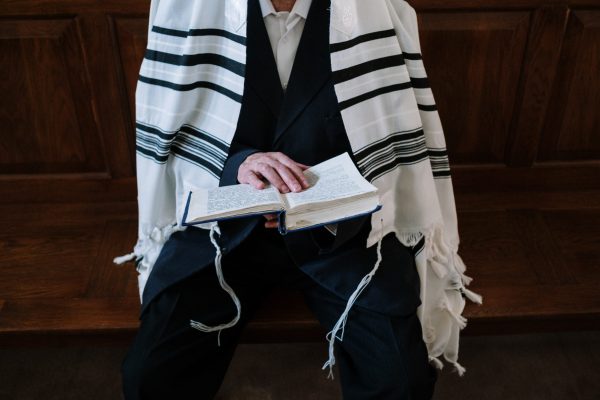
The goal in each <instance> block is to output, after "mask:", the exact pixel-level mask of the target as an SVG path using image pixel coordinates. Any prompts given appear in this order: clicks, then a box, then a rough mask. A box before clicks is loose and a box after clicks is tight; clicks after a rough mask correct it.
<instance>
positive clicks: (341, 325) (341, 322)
mask: <svg viewBox="0 0 600 400" xmlns="http://www.w3.org/2000/svg"><path fill="white" fill-rule="evenodd" d="M382 225H383V220H382ZM381 232H382V234H381V237H380V238H379V241H378V242H377V262H375V266H374V267H373V269H372V270H371V271H370V272H369V273H368V274H367V275H365V276H364V277H363V278H362V279H361V281H360V283H359V284H358V286H357V287H356V289H355V290H354V292H353V293H352V295H351V296H350V298H349V299H348V302H347V303H346V308H345V309H344V312H343V313H342V315H341V316H340V318H339V319H338V321H337V322H336V323H335V325H334V326H333V329H332V330H331V331H330V332H329V333H328V334H327V335H326V338H327V341H328V342H329V359H328V360H327V361H326V362H325V364H323V368H322V369H325V368H327V367H329V374H328V375H327V378H331V379H333V366H334V365H335V355H334V345H335V339H339V340H340V341H342V340H344V329H345V327H346V320H347V319H348V314H349V313H350V309H351V308H352V306H353V305H354V302H355V301H356V299H357V298H358V296H360V294H361V293H362V291H363V290H364V289H365V288H366V287H367V285H368V284H369V282H371V279H372V278H373V276H374V275H375V272H377V270H378V269H379V264H381V260H382V257H381V242H382V241H383V228H382V230H381ZM338 331H341V333H340V335H339V336H338Z"/></svg>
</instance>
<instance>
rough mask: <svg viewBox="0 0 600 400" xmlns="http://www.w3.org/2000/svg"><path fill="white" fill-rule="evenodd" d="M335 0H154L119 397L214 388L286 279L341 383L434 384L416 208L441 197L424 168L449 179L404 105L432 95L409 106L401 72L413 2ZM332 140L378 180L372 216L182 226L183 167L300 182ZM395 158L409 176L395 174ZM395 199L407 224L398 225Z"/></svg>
mask: <svg viewBox="0 0 600 400" xmlns="http://www.w3.org/2000/svg"><path fill="white" fill-rule="evenodd" d="M207 3H210V6H207V5H206V4H207ZM336 3H337V2H336V1H334V2H333V3H331V4H330V1H329V0H219V1H214V2H205V1H203V2H199V1H198V2H196V1H189V0H160V1H158V0H153V2H152V7H151V13H150V28H151V29H150V30H149V41H148V50H147V52H146V55H145V59H144V62H143V64H142V69H141V71H140V77H139V83H138V88H137V98H136V100H137V103H136V111H137V115H136V117H137V139H136V145H137V155H138V158H137V162H138V190H139V204H140V240H139V242H138V244H137V245H136V250H135V252H134V253H133V254H132V255H131V257H129V258H133V257H134V256H135V257H137V260H136V264H137V267H138V271H140V293H141V296H142V312H141V317H140V319H141V326H140V329H139V332H138V334H137V337H136V339H135V341H134V343H133V345H132V347H131V348H130V350H129V352H128V354H127V356H126V358H125V360H124V362H123V365H122V375H123V390H124V394H125V398H126V399H128V400H135V399H170V398H173V399H180V398H181V399H183V398H198V399H210V398H213V397H214V396H215V394H216V393H217V391H218V389H219V386H220V384H221V382H222V380H223V378H224V376H225V373H226V370H227V367H228V365H229V363H230V361H231V358H232V356H233V353H234V350H235V348H236V345H237V343H238V340H239V337H240V332H241V330H242V328H243V327H244V324H245V323H246V322H247V321H248V320H249V319H250V318H251V316H252V314H253V312H254V310H255V309H256V307H257V306H258V305H260V303H261V300H262V299H263V298H264V297H265V294H267V293H268V292H269V290H270V289H271V288H272V287H273V286H275V285H280V286H281V285H283V286H284V287H289V288H290V289H292V288H295V289H298V290H301V291H302V292H303V294H304V297H305V299H306V302H307V304H308V306H309V308H310V309H311V310H312V311H313V312H314V314H315V315H316V317H317V319H318V320H319V322H320V323H321V324H322V325H323V326H324V327H325V328H326V329H327V331H330V334H329V335H328V340H329V341H330V354H329V360H328V361H327V363H326V365H325V366H324V367H323V368H329V369H330V370H329V371H330V373H331V367H332V366H333V365H334V364H337V365H338V367H339V374H340V378H341V379H340V382H341V387H342V392H343V396H344V399H407V400H408V399H412V400H415V399H430V398H431V397H432V395H433V389H434V384H435V382H436V378H437V374H436V371H435V368H434V367H433V366H432V365H431V364H430V363H429V361H430V359H431V358H428V349H427V346H426V344H425V342H424V340H423V337H424V332H423V330H422V326H421V323H420V320H419V315H418V314H417V309H418V307H419V306H420V305H421V304H422V301H421V298H420V296H421V281H420V279H419V278H420V276H419V271H418V269H417V264H416V263H415V257H416V256H417V253H420V252H421V250H422V249H423V246H424V245H426V244H427V243H426V242H425V239H426V238H425V237H424V235H423V234H419V233H420V232H423V229H424V228H425V227H427V226H432V222H434V221H427V220H422V218H425V219H426V218H429V217H431V218H438V222H439V221H442V215H441V214H442V211H440V209H441V208H446V209H450V208H452V207H453V205H454V204H453V202H450V203H449V204H450V205H451V207H450V208H448V207H440V206H439V205H437V203H435V204H434V203H433V201H434V200H432V199H436V196H435V193H433V191H435V190H436V189H435V184H434V177H435V178H441V179H443V180H445V181H449V174H448V173H447V172H448V170H447V169H445V168H447V167H442V168H441V169H440V168H439V165H440V163H439V160H442V161H443V160H444V157H445V149H443V147H442V146H441V145H440V146H439V147H438V148H437V150H436V149H432V148H431V146H430V148H429V149H428V148H427V147H426V146H425V133H424V132H423V128H422V126H420V124H421V120H420V117H419V115H420V113H421V112H424V113H426V112H428V113H433V114H434V115H436V114H435V105H434V104H419V105H418V108H417V103H416V102H415V101H414V99H415V97H414V92H413V87H414V86H415V85H417V86H418V85H423V84H425V81H424V78H416V79H410V78H409V75H408V74H407V72H406V71H407V70H406V65H405V58H412V59H414V60H417V62H420V58H418V57H417V55H416V53H408V52H407V53H405V54H404V56H403V54H402V51H401V50H400V47H399V46H398V41H399V38H398V35H401V34H402V33H399V32H400V31H401V29H400V28H401V27H402V18H403V17H402V13H405V14H406V12H410V11H411V10H412V9H410V7H409V6H408V5H407V4H406V3H405V2H403V1H377V2H371V1H368V2H367V1H360V0H348V1H344V2H342V3H340V4H350V5H351V6H346V5H336ZM392 6H397V7H398V8H397V9H396V8H394V7H392ZM407 10H408V11H407ZM368 13H371V15H368ZM363 14H366V15H365V16H364V18H365V20H364V21H363V20H362V19H361V18H362V17H363ZM408 15H409V16H410V17H414V15H413V14H408ZM357 19H358V21H357ZM378 21H379V22H381V23H379V22H378ZM409 28H410V29H415V30H416V26H413V27H409ZM362 29H366V31H365V32H362V31H361V30H362ZM413 33H414V32H413ZM334 39H335V40H334ZM343 39H345V40H343ZM413 39H414V38H413ZM352 57H357V59H353V58H352ZM361 60H362V61H361ZM345 62H346V63H352V64H349V65H348V66H345V67H344V63H345ZM332 70H333V71H332ZM382 71H383V72H382ZM361 79H364V80H363V81H361ZM357 80H358V81H357ZM349 83H356V85H350V84H349ZM361 90H362V92H361ZM424 90H427V89H426V88H425V89H424ZM405 95H406V96H409V97H406V99H409V100H404V97H403V96H405ZM410 96H412V97H410ZM410 99H412V100H410ZM431 101H432V99H431ZM369 107H370V108H372V109H373V110H376V114H374V113H373V112H371V111H369ZM411 124H412V125H411ZM347 127H351V128H350V129H347ZM371 132H374V133H371ZM440 136H441V135H440ZM437 140H441V141H443V137H441V138H438V139H437ZM436 151H437V152H438V153H436V154H437V156H438V157H439V158H438V164H437V165H438V169H437V170H432V162H430V160H429V158H428V154H429V153H430V152H434V153H435V152H436ZM343 152H348V153H349V154H350V155H351V156H352V157H353V160H354V162H355V163H356V164H357V166H358V167H359V170H360V171H361V173H362V174H363V175H364V176H365V177H367V179H369V180H370V181H372V182H373V183H374V184H375V185H377V186H378V188H379V189H380V192H381V194H382V203H383V209H382V210H381V211H380V212H377V213H376V214H374V215H373V216H364V217H358V218H355V219H352V220H348V221H344V222H340V223H338V224H333V225H329V226H326V227H319V228H314V229H310V230H306V231H301V232H295V233H290V234H287V235H280V234H279V233H278V232H277V230H276V229H273V228H275V227H276V221H275V220H274V216H267V217H266V220H265V218H264V217H261V216H255V217H247V218H241V219H232V220H228V221H220V222H219V223H218V224H210V226H204V227H201V228H198V227H189V228H187V229H184V228H182V227H181V226H180V222H181V202H182V199H183V198H184V197H185V194H186V193H185V190H186V184H188V183H189V184H193V185H195V186H205V187H214V186H216V185H217V184H218V185H221V186H224V185H233V184H238V183H247V184H250V185H252V186H254V187H256V188H257V189H262V188H264V187H265V185H266V184H267V183H270V184H272V185H274V186H275V187H277V189H278V190H279V191H281V192H284V193H285V192H290V191H293V192H298V191H302V190H304V189H305V188H306V187H307V182H306V179H305V178H304V175H303V171H304V170H305V169H306V168H307V167H308V166H310V165H315V164H317V163H319V162H322V161H324V160H327V159H329V158H331V157H334V156H336V155H339V154H341V153H343ZM441 164H444V163H443V162H442V163H441ZM402 168H404V170H402ZM411 168H421V169H420V170H418V171H417V172H414V171H416V170H412V169H411ZM400 172H401V173H402V174H406V176H407V177H410V179H413V178H414V179H415V180H416V181H417V182H419V185H413V186H414V187H406V188H402V189H398V188H397V186H401V185H402V184H403V183H402V182H406V181H402V180H401V179H400V178H399V177H398V175H399V174H400ZM404 176H405V175H402V177H403V178H402V179H405V178H404ZM394 182H397V183H394ZM436 183H437V182H436ZM405 184H406V183H405ZM445 188H446V189H445V190H448V187H447V186H446V187H445ZM449 190H450V191H449V192H448V196H449V197H450V198H451V196H452V193H451V188H450V189H449ZM407 191H408V192H411V193H409V194H408V195H407V196H406V197H405V198H402V197H400V195H399V194H398V193H403V192H407ZM421 191H422V193H421ZM427 191H429V192H427ZM440 193H442V191H441V190H440ZM411 196H415V197H414V198H412V197H411ZM418 196H422V197H421V199H427V201H422V200H419V199H418V198H417V197H418ZM434 206H435V207H437V208H434ZM403 207H406V208H405V209H403V210H401V211H398V210H399V209H400V208H403ZM419 207H422V208H419ZM428 207H429V208H428ZM452 211H453V209H452ZM402 213H412V214H410V218H412V221H413V222H414V227H416V229H415V230H414V231H411V232H408V233H406V230H401V228H398V224H399V223H400V222H402V221H400V219H401V216H402ZM423 216H426V217H423ZM451 217H452V215H451ZM420 218H421V219H420ZM438 226H439V227H443V225H442V224H441V222H440V224H439V225H438ZM420 227H421V228H423V229H419V228H420ZM450 227H451V228H452V227H454V226H453V225H451V226H450ZM205 228H207V229H205ZM208 228H209V229H210V230H209V229H208ZM411 228H412V227H411ZM449 231H451V229H449ZM403 232H404V233H406V235H403ZM437 232H441V228H440V230H438V231H437ZM427 237H429V236H427ZM400 239H402V240H400ZM403 243H404V244H403ZM446 247H447V248H448V249H450V247H451V246H446ZM452 247H453V248H452V249H451V250H454V251H456V247H457V244H456V246H452ZM432 248H433V247H432ZM436 248H438V249H443V248H444V246H442V245H441V244H438V247H436ZM447 254H449V253H447ZM438 255H439V254H438ZM442 258H443V257H442V256H441V255H439V259H438V261H439V260H442ZM120 261H123V259H121V260H120ZM375 271H377V273H375ZM456 276H458V275H456ZM459 296H460V295H459ZM342 334H343V337H342ZM336 339H338V340H337V342H336ZM334 343H335V344H336V346H335V348H334V347H333V345H334ZM334 350H335V351H334ZM438 362H439V361H438Z"/></svg>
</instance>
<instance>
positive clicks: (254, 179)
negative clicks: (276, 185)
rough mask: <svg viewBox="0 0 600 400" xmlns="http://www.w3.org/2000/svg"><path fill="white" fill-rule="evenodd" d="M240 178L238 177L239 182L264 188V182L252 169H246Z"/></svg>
mask: <svg viewBox="0 0 600 400" xmlns="http://www.w3.org/2000/svg"><path fill="white" fill-rule="evenodd" d="M241 178H242V179H238V180H239V181H240V183H246V184H249V185H252V186H253V187H254V188H255V189H259V190H262V189H264V188H265V186H266V185H265V183H264V182H263V181H262V179H260V178H259V177H258V176H257V175H256V174H255V173H254V172H253V171H248V172H247V173H246V174H245V175H244V176H243V177H241Z"/></svg>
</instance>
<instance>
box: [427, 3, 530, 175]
mask: <svg viewBox="0 0 600 400" xmlns="http://www.w3.org/2000/svg"><path fill="white" fill-rule="evenodd" d="M529 17H530V13H529V12H525V11H524V12H470V13H440V12H436V13H422V14H420V19H421V21H420V26H421V47H422V51H423V59H424V62H425V65H426V68H427V71H428V74H429V78H430V82H431V86H432V88H433V91H434V95H435V97H436V101H437V103H438V109H439V113H440V117H441V119H442V122H443V124H444V130H445V133H446V141H447V147H448V149H449V155H450V159H451V161H452V163H453V164H457V163H458V164H460V163H501V164H504V163H505V148H506V143H507V138H508V136H509V127H510V122H511V119H512V116H513V110H514V104H515V100H516V94H517V88H518V85H519V77H520V71H521V65H522V62H523V57H524V49H525V45H526V42H527V31H528V29H529V19H530V18H529Z"/></svg>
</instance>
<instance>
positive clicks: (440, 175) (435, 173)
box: [433, 170, 451, 179]
mask: <svg viewBox="0 0 600 400" xmlns="http://www.w3.org/2000/svg"><path fill="white" fill-rule="evenodd" d="M450 176H451V174H450V170H446V171H433V178H434V179H437V178H449V177H450Z"/></svg>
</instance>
